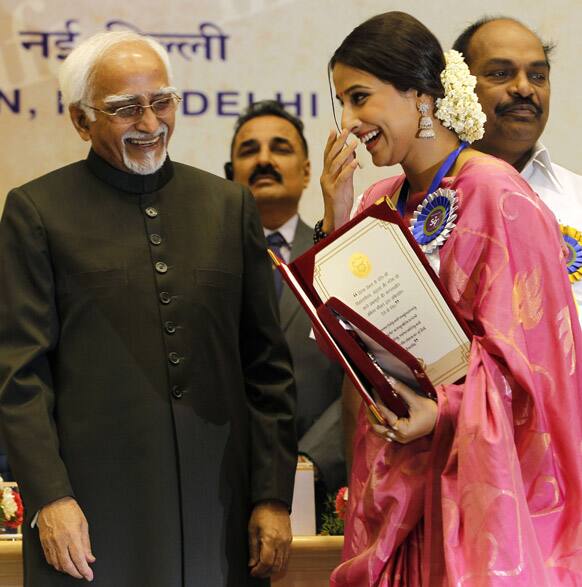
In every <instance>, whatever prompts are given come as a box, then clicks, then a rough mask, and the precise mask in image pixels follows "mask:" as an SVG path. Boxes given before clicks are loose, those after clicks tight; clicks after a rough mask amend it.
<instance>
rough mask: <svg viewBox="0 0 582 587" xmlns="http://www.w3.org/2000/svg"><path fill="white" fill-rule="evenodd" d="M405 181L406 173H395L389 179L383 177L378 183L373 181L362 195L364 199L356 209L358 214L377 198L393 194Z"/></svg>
mask: <svg viewBox="0 0 582 587" xmlns="http://www.w3.org/2000/svg"><path fill="white" fill-rule="evenodd" d="M403 181H404V175H395V176H393V177H388V178H387V179H381V180H380V181H377V182H376V183H373V184H372V185H371V186H370V187H369V188H368V189H367V190H366V191H365V192H364V195H363V196H362V200H361V201H360V204H359V206H358V209H357V210H356V214H359V213H360V212H362V211H363V210H365V209H366V208H367V207H368V206H371V205H372V204H373V203H374V202H375V201H376V200H379V199H380V198H382V197H384V196H389V195H390V196H391V195H392V194H393V193H394V192H395V191H396V190H397V189H398V188H399V187H400V185H401V184H402V182H403Z"/></svg>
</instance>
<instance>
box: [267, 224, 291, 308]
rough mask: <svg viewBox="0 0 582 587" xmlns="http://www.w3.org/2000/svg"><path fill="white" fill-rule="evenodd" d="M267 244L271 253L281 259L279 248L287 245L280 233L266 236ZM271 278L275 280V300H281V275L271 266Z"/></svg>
mask: <svg viewBox="0 0 582 587" xmlns="http://www.w3.org/2000/svg"><path fill="white" fill-rule="evenodd" d="M267 244H268V245H269V248H270V249H272V250H273V252H274V253H275V254H276V255H277V257H279V258H281V259H282V258H283V255H282V254H281V247H282V246H283V245H286V244H287V241H286V240H285V239H284V238H283V235H282V234H281V233H280V232H272V233H271V234H270V235H268V236H267ZM273 278H274V280H275V291H276V292H277V298H278V299H280V298H281V291H282V290H283V279H282V278H281V273H280V272H279V271H278V270H277V269H276V268H275V266H274V265H273Z"/></svg>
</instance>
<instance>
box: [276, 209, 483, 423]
mask: <svg viewBox="0 0 582 587" xmlns="http://www.w3.org/2000/svg"><path fill="white" fill-rule="evenodd" d="M272 256H274V255H272ZM277 264H278V265H279V270H280V271H281V272H282V275H283V277H284V278H285V280H286V281H287V282H288V283H289V285H290V287H291V290H292V291H293V292H294V293H295V295H296V296H297V297H298V299H299V301H300V302H301V304H302V305H303V307H304V308H305V309H306V311H307V312H308V315H309V316H310V318H311V319H312V321H313V322H314V330H315V331H316V333H317V334H318V339H319V340H320V343H321V344H323V345H324V346H326V347H328V350H329V353H331V354H332V355H333V356H334V357H335V358H336V359H337V360H338V361H339V362H340V363H341V364H342V365H343V366H344V369H345V368H346V363H347V364H349V366H350V368H351V371H353V372H354V374H355V375H356V376H357V377H358V379H359V380H360V384H361V385H358V384H356V388H357V389H358V391H359V392H360V394H361V395H362V397H363V398H364V401H366V404H367V405H368V406H370V407H371V409H372V408H374V409H373V410H372V411H373V412H376V411H377V406H375V404H373V399H372V393H371V389H374V390H375V392H376V393H377V394H378V395H379V397H380V398H381V399H382V401H383V402H384V403H385V404H386V405H387V407H388V408H390V409H391V410H392V411H393V412H395V413H396V414H398V415H399V416H405V415H406V414H407V406H406V404H405V402H404V401H403V400H402V399H401V398H400V397H399V396H397V395H396V394H395V393H394V392H393V390H392V388H391V386H390V383H389V381H388V379H387V375H390V376H393V377H395V378H397V379H400V380H402V381H404V382H405V383H407V384H408V385H409V386H410V387H412V388H413V389H415V390H416V391H417V393H421V394H424V395H428V396H434V395H435V386H436V385H439V384H442V383H445V384H446V383H454V382H456V381H458V380H460V379H462V378H463V377H464V375H465V374H466V371H467V365H468V359H469V348H470V341H471V333H470V330H469V328H468V326H467V325H466V323H465V322H464V320H463V319H462V317H461V316H460V314H459V312H458V310H457V308H456V306H455V304H454V302H453V301H452V300H451V299H450V297H449V295H448V292H447V291H446V290H445V289H444V287H443V286H442V284H441V283H440V281H439V279H438V276H437V275H436V273H435V272H434V270H433V269H432V267H431V266H430V264H429V262H428V260H427V258H426V256H425V255H424V253H423V252H422V251H421V249H420V247H419V246H418V244H417V242H416V241H415V239H414V237H413V235H412V234H411V232H410V230H409V228H408V227H407V226H405V224H404V223H403V221H402V219H401V217H400V215H399V214H398V213H397V212H396V211H395V210H394V209H393V207H392V205H391V203H390V201H389V200H388V199H387V198H382V199H381V200H379V201H378V202H377V203H376V205H374V206H370V207H369V208H368V209H366V210H365V211H364V212H362V213H361V214H359V215H358V216H356V217H355V218H353V219H352V220H350V221H349V222H348V223H347V224H345V225H344V226H342V227H341V228H340V229H338V230H336V231H335V232H334V233H332V234H331V235H330V236H328V237H327V238H326V239H324V240H323V241H321V242H320V243H318V244H317V245H315V246H314V247H312V248H311V249H310V250H309V251H307V252H306V253H304V254H303V255H302V256H301V257H299V258H297V259H296V260H295V261H293V262H292V263H290V264H289V265H285V264H284V263H282V262H281V261H280V260H278V261H277ZM291 282H292V283H291ZM307 306H309V307H307ZM339 354H341V357H340V356H339ZM346 371H347V373H348V376H350V378H351V379H352V381H354V377H353V376H352V375H350V372H349V371H348V370H347V369H346ZM362 387H363V388H364V390H365V391H366V393H363V392H362V389H361V388H362Z"/></svg>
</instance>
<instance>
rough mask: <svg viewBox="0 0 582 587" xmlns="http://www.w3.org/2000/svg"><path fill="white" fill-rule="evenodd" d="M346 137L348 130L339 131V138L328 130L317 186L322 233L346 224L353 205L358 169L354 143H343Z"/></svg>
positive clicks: (356, 143) (356, 144) (355, 143)
mask: <svg viewBox="0 0 582 587" xmlns="http://www.w3.org/2000/svg"><path fill="white" fill-rule="evenodd" d="M349 134H350V133H349V131H348V130H342V132H341V133H340V134H339V135H338V134H337V133H336V132H335V130H332V131H331V132H330V133H329V136H328V138H327V143H326V145H325V151H324V153H323V171H322V173H321V178H320V183H321V190H322V192H323V205H324V216H323V226H322V229H323V231H324V232H326V233H330V232H332V231H333V230H334V229H335V228H336V227H339V226H341V225H342V224H344V223H345V222H347V220H348V219H349V217H350V212H351V210H352V206H353V204H354V183H353V176H354V171H355V170H356V167H357V166H358V162H357V160H356V156H355V150H356V147H357V146H358V142H357V141H353V142H352V143H350V144H346V141H347V138H348V135H349Z"/></svg>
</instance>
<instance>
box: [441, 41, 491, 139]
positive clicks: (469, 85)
mask: <svg viewBox="0 0 582 587" xmlns="http://www.w3.org/2000/svg"><path fill="white" fill-rule="evenodd" d="M445 61H446V64H447V65H446V67H445V68H444V69H443V71H442V72H441V82H442V84H443V87H444V89H445V97H444V98H438V99H437V101H436V108H435V116H436V117H437V118H438V119H439V120H440V121H441V122H442V123H443V126H445V127H447V128H450V129H451V130H453V131H455V133H456V134H457V136H458V137H459V138H460V139H461V140H462V141H467V142H468V143H472V142H473V141H478V140H479V139H482V138H483V134H484V132H485V130H484V124H485V121H486V120H487V117H486V116H485V113H484V112H483V109H482V108H481V104H479V100H478V99H477V94H476V93H475V86H476V85H477V78H476V77H475V76H474V75H471V72H470V71H469V67H468V66H467V64H466V63H465V60H464V59H463V54H462V53H459V52H458V51H455V50H454V49H451V50H450V51H446V52H445Z"/></svg>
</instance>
